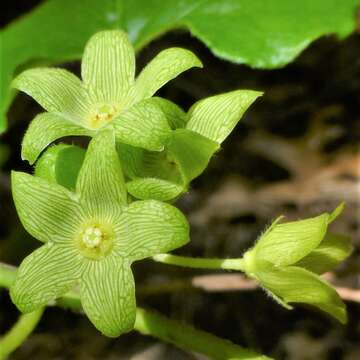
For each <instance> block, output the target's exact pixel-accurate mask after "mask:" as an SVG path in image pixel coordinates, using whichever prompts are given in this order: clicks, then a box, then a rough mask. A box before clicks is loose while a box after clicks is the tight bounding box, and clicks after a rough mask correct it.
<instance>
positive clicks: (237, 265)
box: [152, 254, 244, 271]
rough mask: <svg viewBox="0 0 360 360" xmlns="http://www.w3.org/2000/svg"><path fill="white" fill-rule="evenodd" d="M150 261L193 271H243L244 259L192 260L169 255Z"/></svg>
mask: <svg viewBox="0 0 360 360" xmlns="http://www.w3.org/2000/svg"><path fill="white" fill-rule="evenodd" d="M152 259H153V260H154V261H157V262H160V263H163V264H169V265H176V266H182V267H190V268H195V269H222V270H238V271H244V259H242V258H237V259H207V258H192V257H187V256H178V255H171V254H158V255H155V256H153V257H152Z"/></svg>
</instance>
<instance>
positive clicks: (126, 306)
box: [80, 256, 136, 337]
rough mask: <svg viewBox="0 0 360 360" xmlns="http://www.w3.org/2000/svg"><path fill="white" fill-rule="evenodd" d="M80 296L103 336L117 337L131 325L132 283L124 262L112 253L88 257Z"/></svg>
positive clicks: (134, 313) (132, 316) (133, 286)
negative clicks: (91, 258)
mask: <svg viewBox="0 0 360 360" xmlns="http://www.w3.org/2000/svg"><path fill="white" fill-rule="evenodd" d="M80 297H81V303H82V306H83V308H84V311H85V313H86V315H87V316H88V317H89V319H90V321H91V322H92V323H93V324H94V325H95V327H96V328H97V329H98V330H100V331H101V332H102V333H103V334H105V335H106V336H110V337H117V336H119V335H121V334H123V333H125V332H128V331H130V330H132V329H133V326H134V322H135V317H136V300H135V285H134V279H133V276H132V273H131V269H130V264H128V263H127V262H123V261H122V259H117V258H114V257H113V256H108V257H106V258H105V259H104V260H101V261H89V262H88V264H87V267H86V271H84V273H83V276H82V279H81V292H80Z"/></svg>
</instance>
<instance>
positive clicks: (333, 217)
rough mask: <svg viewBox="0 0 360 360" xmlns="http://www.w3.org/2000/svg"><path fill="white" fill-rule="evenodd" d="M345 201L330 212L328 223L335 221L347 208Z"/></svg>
mask: <svg viewBox="0 0 360 360" xmlns="http://www.w3.org/2000/svg"><path fill="white" fill-rule="evenodd" d="M345 205H346V204H345V201H342V202H341V203H340V204H339V205H338V206H337V207H336V208H335V210H333V211H332V212H331V213H330V214H329V218H328V224H330V223H332V222H333V221H335V220H336V219H337V218H338V217H339V216H340V215H341V214H342V212H343V211H344V209H345Z"/></svg>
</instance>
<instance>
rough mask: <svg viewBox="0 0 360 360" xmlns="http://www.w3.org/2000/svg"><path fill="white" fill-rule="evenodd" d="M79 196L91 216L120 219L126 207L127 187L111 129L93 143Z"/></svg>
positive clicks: (77, 188)
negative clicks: (123, 208)
mask: <svg viewBox="0 0 360 360" xmlns="http://www.w3.org/2000/svg"><path fill="white" fill-rule="evenodd" d="M76 192H77V193H78V194H79V195H80V201H81V204H82V205H83V206H84V207H85V208H86V209H87V211H88V212H89V214H91V216H99V217H104V216H105V217H107V216H111V217H116V216H117V215H119V214H118V212H119V211H120V210H121V207H122V206H124V205H126V203H127V194H126V186H125V181H124V177H123V173H122V169H121V165H120V161H119V157H118V155H117V152H116V148H115V137H114V133H113V131H112V130H111V129H105V130H103V131H101V132H99V133H98V134H97V135H96V136H95V137H94V138H93V139H92V140H91V142H90V144H89V147H88V150H87V152H86V155H85V160H84V163H83V165H82V167H81V170H80V173H79V175H78V180H77V184H76Z"/></svg>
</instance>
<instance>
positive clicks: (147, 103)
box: [112, 99, 171, 151]
mask: <svg viewBox="0 0 360 360" xmlns="http://www.w3.org/2000/svg"><path fill="white" fill-rule="evenodd" d="M112 124H113V126H114V128H115V135H116V140H117V141H119V142H123V143H125V144H129V145H133V146H138V147H141V148H144V149H147V150H153V151H161V150H163V148H164V141H165V139H166V137H167V136H168V135H169V134H170V132H171V130H170V127H169V125H168V122H167V120H166V117H165V115H164V114H163V112H162V111H161V108H160V107H159V106H158V105H156V102H155V101H153V100H152V99H147V100H143V101H141V102H139V103H137V104H135V105H134V106H132V107H131V108H130V109H128V110H127V111H125V112H124V113H122V114H120V115H119V116H118V117H116V118H115V119H114V120H113V121H112Z"/></svg>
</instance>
